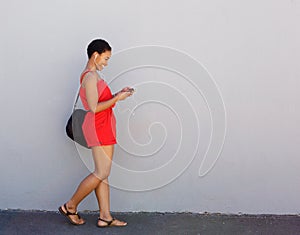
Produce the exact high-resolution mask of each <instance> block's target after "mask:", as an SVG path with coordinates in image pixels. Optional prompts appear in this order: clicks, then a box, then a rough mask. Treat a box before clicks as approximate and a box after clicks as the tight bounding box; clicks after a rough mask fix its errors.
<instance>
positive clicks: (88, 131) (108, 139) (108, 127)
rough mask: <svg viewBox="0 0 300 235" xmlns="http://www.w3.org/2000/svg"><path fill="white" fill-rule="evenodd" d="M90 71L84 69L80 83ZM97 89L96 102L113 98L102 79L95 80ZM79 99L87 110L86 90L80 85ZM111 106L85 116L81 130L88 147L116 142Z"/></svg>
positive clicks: (114, 120) (114, 121) (114, 119)
mask: <svg viewBox="0 0 300 235" xmlns="http://www.w3.org/2000/svg"><path fill="white" fill-rule="evenodd" d="M88 72H90V71H86V72H84V73H83V74H82V76H81V78H80V84H81V83H82V79H83V77H84V75H85V74H87V73H88ZM97 90H98V103H99V102H103V101H107V100H110V99H111V98H113V95H112V94H111V91H110V89H109V87H108V85H107V84H106V82H105V81H104V80H102V79H100V80H98V82H97ZM79 95H80V99H81V101H82V104H83V107H84V108H85V110H89V106H88V103H87V98H86V90H85V88H84V87H82V86H81V87H80V93H79ZM114 106H115V104H114V105H112V106H111V107H109V108H107V109H105V110H103V111H101V112H97V113H95V114H94V113H92V112H88V113H87V114H86V116H85V119H84V122H83V124H82V131H83V134H84V137H85V139H86V142H87V144H88V146H89V147H93V146H103V145H112V144H116V143H117V141H116V118H115V116H114V113H113V110H112V108H113V107H114Z"/></svg>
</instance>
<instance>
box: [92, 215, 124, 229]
mask: <svg viewBox="0 0 300 235" xmlns="http://www.w3.org/2000/svg"><path fill="white" fill-rule="evenodd" d="M99 220H100V221H103V222H105V223H107V224H106V225H99V224H97V226H98V227H99V228H105V227H112V226H114V227H125V226H126V225H127V223H126V224H125V225H114V224H113V222H114V221H115V220H116V219H115V218H113V219H112V220H110V221H107V220H104V219H101V218H100V217H98V221H99Z"/></svg>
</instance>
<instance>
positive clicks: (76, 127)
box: [66, 88, 90, 148]
mask: <svg viewBox="0 0 300 235" xmlns="http://www.w3.org/2000/svg"><path fill="white" fill-rule="evenodd" d="M79 93H80V88H79V91H78V94H77V97H76V100H75V103H74V107H73V113H72V115H71V116H70V118H69V120H68V122H67V125H66V133H67V136H68V137H70V138H71V139H72V140H73V141H75V142H76V143H78V144H80V145H82V146H84V147H86V148H90V147H88V145H87V143H86V140H85V137H84V134H83V131H82V124H83V122H84V118H85V115H86V114H87V112H88V111H85V110H83V109H76V105H77V101H78V98H79Z"/></svg>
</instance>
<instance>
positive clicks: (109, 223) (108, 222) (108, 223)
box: [98, 217, 115, 226]
mask: <svg viewBox="0 0 300 235" xmlns="http://www.w3.org/2000/svg"><path fill="white" fill-rule="evenodd" d="M98 220H100V221H103V222H105V223H107V226H109V225H111V223H112V222H113V221H114V220H115V219H114V218H113V219H112V220H110V221H108V220H104V219H101V218H100V217H98Z"/></svg>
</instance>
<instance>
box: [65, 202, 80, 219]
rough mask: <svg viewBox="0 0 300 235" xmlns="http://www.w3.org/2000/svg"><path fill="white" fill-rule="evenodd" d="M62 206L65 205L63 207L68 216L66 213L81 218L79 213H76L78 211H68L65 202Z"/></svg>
mask: <svg viewBox="0 0 300 235" xmlns="http://www.w3.org/2000/svg"><path fill="white" fill-rule="evenodd" d="M64 207H65V209H66V212H67V213H66V215H67V216H68V215H77V216H78V219H81V217H80V215H79V214H78V212H77V211H76V212H70V211H68V208H67V203H65V204H64Z"/></svg>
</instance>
